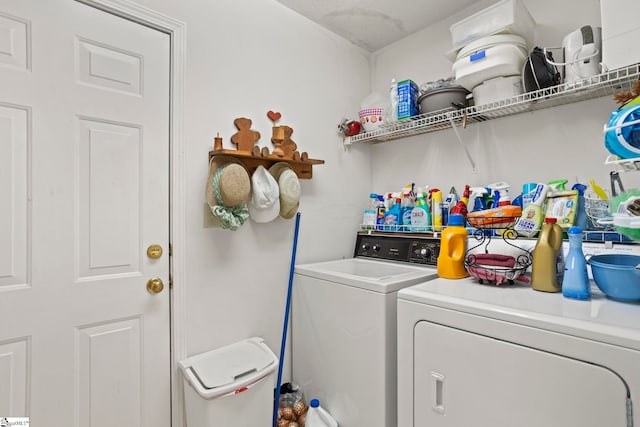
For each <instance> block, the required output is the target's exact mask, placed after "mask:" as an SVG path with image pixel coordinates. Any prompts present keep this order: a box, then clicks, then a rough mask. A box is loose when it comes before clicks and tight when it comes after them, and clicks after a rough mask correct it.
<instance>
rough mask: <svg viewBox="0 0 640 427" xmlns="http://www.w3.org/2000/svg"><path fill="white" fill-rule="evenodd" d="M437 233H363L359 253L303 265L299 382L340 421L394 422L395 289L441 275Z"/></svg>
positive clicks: (297, 334) (296, 304) (295, 348)
mask: <svg viewBox="0 0 640 427" xmlns="http://www.w3.org/2000/svg"><path fill="white" fill-rule="evenodd" d="M438 253H439V240H438V239H434V238H433V237H426V236H423V237H415V236H404V237H403V236H400V235H378V234H371V235H368V234H359V235H358V236H357V241H356V250H355V256H354V258H349V259H343V260H337V261H328V262H321V263H315V264H306V265H298V266H296V268H295V276H294V283H293V301H292V306H291V314H292V323H291V330H292V336H291V340H292V356H291V360H292V367H293V381H294V382H295V383H297V384H299V385H300V386H301V388H302V391H303V392H304V394H305V397H306V398H307V399H312V398H316V399H319V400H320V404H321V405H322V407H323V408H325V409H326V410H328V411H329V412H330V413H331V415H332V416H333V417H334V418H335V419H336V421H337V422H338V424H339V425H340V427H395V426H396V419H397V413H396V404H397V400H396V354H397V353H396V330H397V325H396V312H397V304H396V301H397V292H398V291H399V290H400V289H402V288H404V287H407V286H411V285H415V284H417V283H420V282H424V281H426V280H430V279H433V278H435V277H437V273H436V269H435V263H436V259H437V256H438Z"/></svg>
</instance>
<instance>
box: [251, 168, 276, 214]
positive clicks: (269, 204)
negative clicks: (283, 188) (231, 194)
mask: <svg viewBox="0 0 640 427" xmlns="http://www.w3.org/2000/svg"><path fill="white" fill-rule="evenodd" d="M279 212H280V191H279V190H278V183H277V182H276V180H275V179H274V178H273V176H271V174H270V173H269V171H268V170H266V169H265V168H264V166H258V167H257V168H256V170H255V171H254V172H253V175H252V176H251V200H250V201H249V216H250V217H251V219H252V220H254V221H255V222H271V221H273V220H274V219H276V218H277V217H278V213H279Z"/></svg>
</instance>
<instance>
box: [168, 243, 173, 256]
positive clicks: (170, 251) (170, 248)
mask: <svg viewBox="0 0 640 427" xmlns="http://www.w3.org/2000/svg"><path fill="white" fill-rule="evenodd" d="M171 255H173V246H171V243H169V256H171Z"/></svg>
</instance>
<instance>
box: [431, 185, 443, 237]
mask: <svg viewBox="0 0 640 427" xmlns="http://www.w3.org/2000/svg"><path fill="white" fill-rule="evenodd" d="M431 206H432V209H431V212H432V213H431V218H432V219H433V231H440V230H442V191H440V190H436V189H434V190H433V192H432V193H431Z"/></svg>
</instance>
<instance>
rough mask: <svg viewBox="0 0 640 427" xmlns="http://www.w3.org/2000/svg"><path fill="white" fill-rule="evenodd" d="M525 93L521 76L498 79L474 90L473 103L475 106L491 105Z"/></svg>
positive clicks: (488, 81) (491, 80)
mask: <svg viewBox="0 0 640 427" xmlns="http://www.w3.org/2000/svg"><path fill="white" fill-rule="evenodd" d="M523 93H524V88H523V86H522V77H521V76H511V77H496V78H495V79H490V80H487V81H485V82H483V83H482V84H479V85H478V86H476V87H474V88H473V102H474V104H475V105H485V104H491V103H492V102H497V101H501V100H503V99H507V98H512V97H514V96H518V95H521V94H523Z"/></svg>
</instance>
